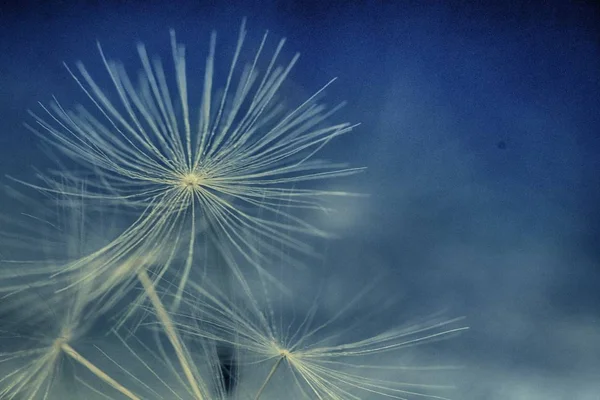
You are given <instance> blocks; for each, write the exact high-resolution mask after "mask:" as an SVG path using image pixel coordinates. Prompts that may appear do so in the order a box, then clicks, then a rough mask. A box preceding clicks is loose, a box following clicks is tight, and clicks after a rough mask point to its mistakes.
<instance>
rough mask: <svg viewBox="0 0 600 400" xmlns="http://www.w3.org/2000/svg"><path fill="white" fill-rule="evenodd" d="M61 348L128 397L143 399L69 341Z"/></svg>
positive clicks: (133, 399) (135, 399)
mask: <svg viewBox="0 0 600 400" xmlns="http://www.w3.org/2000/svg"><path fill="white" fill-rule="evenodd" d="M60 349H61V350H62V351H63V352H64V353H65V354H67V355H68V356H69V357H71V358H72V359H74V360H75V361H77V362H78V363H79V364H81V365H83V366H84V367H86V368H87V369H89V370H90V371H91V372H92V373H93V374H94V375H96V376H97V377H98V378H100V379H101V380H103V381H104V382H106V383H108V384H109V385H110V386H112V387H113V388H115V389H116V390H118V391H119V392H121V393H122V394H124V395H125V396H127V398H129V399H131V400H141V399H140V398H139V397H137V396H136V395H135V394H133V393H132V392H131V391H129V389H127V388H125V387H124V386H123V385H121V384H120V383H119V382H117V381H115V380H114V379H113V378H111V377H110V376H108V375H107V374H106V372H104V371H102V370H101V369H100V368H98V367H96V366H95V365H94V364H92V363H91V362H90V361H88V359H86V358H85V357H83V356H82V355H81V354H79V353H78V352H77V351H76V350H75V349H74V348H72V347H71V346H70V345H69V344H68V343H62V344H61V345H60Z"/></svg>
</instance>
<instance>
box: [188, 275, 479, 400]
mask: <svg viewBox="0 0 600 400" xmlns="http://www.w3.org/2000/svg"><path fill="white" fill-rule="evenodd" d="M265 284H266V283H265V282H263V285H265ZM190 289H191V292H186V296H185V298H186V299H187V300H186V302H187V305H188V309H189V311H186V312H184V311H180V312H179V314H178V320H179V322H178V323H177V326H178V329H179V330H180V331H181V333H182V334H183V335H189V336H191V337H199V338H202V339H203V340H214V341H217V342H222V343H224V345H227V346H230V347H232V348H235V349H237V352H238V353H237V357H236V359H237V362H238V367H239V368H242V366H246V367H250V369H251V371H256V367H257V366H259V365H270V367H269V369H268V372H266V373H265V375H264V377H262V384H261V385H260V387H259V388H258V389H255V390H254V393H255V394H254V395H253V398H255V399H256V400H258V399H262V398H268V397H265V396H266V393H267V391H268V388H269V387H270V386H271V385H272V384H273V380H274V379H275V376H276V375H277V374H281V375H286V376H287V377H288V379H287V382H289V383H288V385H287V386H286V390H287V391H288V392H289V393H297V394H299V395H300V396H301V397H303V398H314V399H340V400H341V399H363V398H365V397H366V396H369V397H373V398H379V397H381V398H393V399H418V398H427V399H447V397H444V396H443V394H442V393H443V391H444V390H448V389H449V388H450V387H448V386H443V385H431V384H427V383H421V382H411V381H402V380H400V379H394V380H391V379H389V380H388V379H384V378H382V377H381V375H382V374H386V375H389V374H390V373H395V375H397V376H398V377H399V376H401V375H402V374H408V373H418V374H420V375H424V374H426V373H432V372H435V371H439V370H444V369H450V368H452V367H450V366H446V367H445V366H411V365H382V363H381V358H380V357H381V356H382V355H386V354H388V355H393V354H398V352H399V351H400V350H406V349H407V348H410V347H414V346H417V345H422V344H426V343H431V342H434V341H437V340H441V339H444V338H447V337H450V336H451V335H454V334H457V333H460V332H462V331H464V330H465V329H467V328H465V327H462V326H460V325H458V322H459V321H460V319H454V320H434V321H428V322H423V323H416V324H412V325H409V326H404V327H399V328H392V329H389V330H386V331H383V332H381V333H379V334H376V335H374V336H370V337H366V338H363V339H359V340H351V341H349V342H347V343H344V342H341V343H340V340H341V338H342V337H343V336H344V334H345V333H348V332H349V331H351V330H352V329H354V328H356V327H351V326H346V327H343V328H341V330H340V329H336V328H335V327H334V325H335V322H336V321H338V320H339V319H340V317H341V316H342V315H343V314H344V313H345V312H346V311H347V310H348V309H349V308H350V307H352V305H353V304H354V303H355V302H356V301H358V300H359V299H360V297H361V296H360V295H357V297H356V298H355V299H354V301H351V302H349V304H348V306H347V307H346V308H344V309H343V310H340V311H339V312H338V313H337V314H336V315H335V316H334V317H333V318H331V319H329V320H328V321H325V322H323V323H321V324H315V323H314V321H315V315H316V311H317V303H316V302H315V303H314V304H313V306H312V307H311V309H310V310H309V312H308V313H307V314H306V315H305V316H304V317H303V318H300V319H297V317H296V316H295V314H294V316H292V317H289V318H288V317H286V316H285V315H280V316H276V314H275V313H274V311H273V306H272V305H269V304H267V305H266V306H264V307H261V306H259V301H258V300H257V299H256V297H255V296H254V295H253V291H252V290H251V289H250V286H249V284H248V283H247V282H241V284H240V290H239V292H240V293H243V295H242V297H241V302H242V304H243V306H240V305H238V303H237V302H236V300H234V299H230V298H229V297H228V296H225V295H224V294H222V293H221V292H220V291H219V290H218V289H217V288H216V287H214V286H210V285H209V286H206V285H197V284H195V283H191V284H190ZM264 310H266V311H264ZM243 373H244V372H240V374H243ZM373 374H375V376H373ZM377 375H379V376H377ZM253 376H254V379H259V378H256V375H253ZM244 390H245V393H247V392H248V391H249V388H248V387H245V388H244ZM290 396H291V394H290Z"/></svg>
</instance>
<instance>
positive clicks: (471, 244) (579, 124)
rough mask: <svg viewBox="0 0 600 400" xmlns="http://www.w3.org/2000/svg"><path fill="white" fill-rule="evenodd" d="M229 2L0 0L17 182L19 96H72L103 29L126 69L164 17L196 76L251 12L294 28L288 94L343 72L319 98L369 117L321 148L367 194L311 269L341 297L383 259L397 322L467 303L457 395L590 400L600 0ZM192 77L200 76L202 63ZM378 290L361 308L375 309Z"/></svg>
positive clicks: (155, 38)
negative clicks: (359, 170)
mask: <svg viewBox="0 0 600 400" xmlns="http://www.w3.org/2000/svg"><path fill="white" fill-rule="evenodd" d="M221 3H222V2H218V1H214V2H192V1H183V2H164V3H163V2H157V1H151V2H131V3H127V4H121V2H82V1H79V2H56V3H53V4H49V3H47V2H39V3H36V2H29V3H20V4H19V5H18V6H17V5H14V6H11V5H10V4H7V3H3V5H2V6H1V7H2V8H1V9H0V11H1V13H0V15H1V16H0V171H2V173H3V174H4V173H6V174H9V175H12V176H16V177H19V178H23V179H28V178H29V177H30V176H31V174H32V173H33V172H32V167H33V166H35V167H37V168H41V169H43V168H45V167H47V166H50V165H52V164H51V162H50V161H48V160H47V159H46V158H45V156H44V155H43V153H41V151H40V150H39V149H38V140H37V139H36V138H35V137H34V136H33V135H32V134H31V133H30V132H29V131H27V130H26V129H25V128H24V127H23V123H24V122H31V120H32V119H31V117H30V116H29V115H28V114H27V110H28V109H36V107H38V106H37V102H38V101H41V102H42V103H44V104H45V103H47V102H49V101H50V100H51V96H52V95H56V96H57V97H58V99H59V100H60V101H61V102H62V103H64V104H66V105H72V104H74V103H77V102H79V101H83V97H82V94H81V93H80V92H79V89H78V88H77V87H76V85H75V83H74V82H73V81H72V78H71V77H70V76H69V75H68V73H67V71H66V70H65V68H64V67H63V65H62V63H63V62H66V63H68V64H70V65H73V64H74V62H76V61H78V60H81V61H83V62H84V63H85V64H86V66H88V67H89V68H90V69H91V70H93V71H94V72H96V74H95V76H96V75H99V76H102V73H103V72H104V71H103V67H102V65H100V63H101V60H100V57H99V56H98V53H97V49H96V47H95V43H96V41H97V40H98V41H100V42H101V43H102V45H103V49H104V50H105V52H106V53H107V54H109V55H110V56H111V57H114V58H118V59H121V60H122V61H123V62H124V64H125V65H126V66H128V67H129V68H131V69H132V70H135V68H137V66H138V61H137V53H136V51H135V45H136V43H137V42H138V41H143V42H144V43H145V44H146V45H147V47H148V48H149V50H150V53H151V54H161V55H162V56H163V57H164V58H168V57H169V56H170V49H169V35H168V30H169V28H174V29H175V31H176V32H177V35H178V40H179V41H180V42H182V43H184V44H186V46H187V57H188V63H189V66H188V67H189V70H194V68H197V69H198V71H202V68H203V67H202V65H203V59H204V57H205V54H206V50H207V47H208V35H209V33H210V32H211V31H212V30H213V29H214V30H217V31H218V35H219V42H218V49H219V51H223V54H225V55H226V56H224V58H223V59H222V60H221V61H222V62H223V64H222V65H226V64H225V63H226V62H227V61H228V56H229V54H231V50H232V48H233V45H234V43H235V38H236V37H237V33H238V29H239V24H240V21H241V19H242V17H244V16H246V17H247V18H248V30H249V42H250V43H252V44H253V45H256V43H257V41H258V40H260V37H261V35H262V33H263V31H264V30H265V29H269V31H270V32H272V36H273V38H279V37H282V36H285V37H287V38H288V42H287V44H286V51H285V53H284V54H285V56H286V57H287V58H290V57H291V56H292V55H293V54H294V52H295V51H299V52H300V53H301V55H302V56H301V59H300V62H299V64H298V66H297V67H296V68H295V70H294V73H293V74H292V84H293V85H294V86H295V87H296V88H297V90H299V91H301V92H304V93H302V94H310V93H311V92H313V91H314V90H316V89H318V88H319V87H320V85H322V84H324V83H326V82H327V81H328V80H329V79H331V78H332V77H338V78H339V79H338V81H337V82H336V83H335V84H334V85H333V87H332V88H330V89H329V90H328V97H327V99H330V101H331V102H332V103H335V102H336V101H338V100H347V101H348V102H349V104H348V106H347V107H345V108H344V109H343V111H341V112H340V114H339V115H338V118H341V119H345V120H349V121H352V122H361V125H360V126H359V127H358V128H357V129H356V131H355V132H353V133H351V134H350V135H349V136H347V137H345V138H342V139H341V140H339V141H337V142H336V143H334V144H333V145H332V146H331V148H330V149H328V150H327V151H326V153H325V154H327V155H328V156H331V157H332V158H334V159H338V160H349V161H350V162H351V163H352V165H355V166H362V165H365V166H367V167H368V170H367V172H366V173H365V174H362V175H360V176H357V177H353V178H349V179H345V180H344V181H343V182H342V183H340V187H344V188H346V189H349V190H355V191H360V192H366V193H370V195H371V196H370V197H369V198H368V199H362V200H352V201H350V200H348V201H344V202H342V203H341V204H340V205H339V206H340V210H341V211H340V213H339V215H337V216H336V217H333V218H330V219H328V220H327V221H326V223H329V224H331V228H332V229H333V230H334V231H336V233H338V234H339V235H340V237H341V239H339V240H336V241H333V242H331V243H330V244H328V245H327V246H326V254H327V256H326V263H327V264H328V265H327V266H328V268H323V269H319V270H318V271H317V272H313V275H312V276H311V279H316V280H318V279H320V276H319V274H320V273H322V274H323V277H325V275H332V276H336V274H346V276H352V277H353V278H352V279H349V280H348V281H347V282H344V283H343V284H341V286H340V288H338V289H339V291H341V292H344V293H346V294H348V293H352V292H353V291H354V290H358V289H359V288H360V287H361V286H362V284H363V283H364V282H365V280H367V279H369V278H370V277H371V276H373V275H375V274H383V276H384V277H385V279H383V280H382V281H381V282H380V284H379V288H380V289H378V293H380V294H381V293H389V294H390V296H391V294H393V297H394V298H395V302H394V306H393V307H392V308H389V307H387V308H386V311H384V312H385V313H387V314H388V315H391V316H396V317H397V318H398V320H399V321H402V320H403V319H405V318H410V317H415V316H419V315H424V314H428V313H432V312H435V311H439V310H443V311H444V313H445V315H448V316H456V315H465V316H466V317H467V324H468V325H469V326H471V330H470V331H469V332H467V333H466V334H464V335H463V336H462V337H460V338H457V339H453V340H452V341H449V342H446V343H445V346H446V347H445V351H446V352H447V354H446V358H447V359H450V360H452V362H453V363H455V364H460V365H463V366H465V368H464V369H463V370H461V371H460V372H459V373H458V375H457V377H456V378H455V379H454V381H455V383H456V385H457V386H458V389H457V390H458V392H457V394H456V395H455V396H454V397H455V398H474V399H479V398H481V399H513V398H515V399H537V398H540V399H542V398H543V399H600V395H598V393H600V384H599V383H598V381H597V377H598V376H600V238H599V230H600V207H598V204H600V179H599V172H600V156H599V155H600V112H599V107H598V106H599V103H600V91H599V89H600V83H599V80H598V75H599V71H600V47H599V46H600V44H599V43H600V41H599V38H600V35H599V34H600V32H599V31H600V29H599V28H598V26H600V19H599V12H598V9H597V8H595V7H593V6H592V5H591V4H592V3H591V2H590V3H586V2H562V1H550V2H548V1H545V2H529V3H526V2H516V1H515V2H508V1H507V2H498V4H497V5H494V6H492V5H490V4H486V3H485V2H478V3H479V5H473V4H474V3H475V2H458V1H457V2H411V1H404V2H376V1H371V2H368V1H365V2H352V3H351V4H342V2H331V3H330V4H327V5H325V4H323V3H325V2H318V1H315V2H294V1H278V2H258V1H256V2H239V3H237V2H223V3H227V4H221ZM500 3H501V4H500ZM271 40H274V39H271ZM251 46H252V45H250V47H251ZM188 77H189V79H190V83H191V85H197V86H196V87H200V85H201V82H202V73H201V72H200V73H199V74H198V76H196V77H194V76H193V74H192V73H189V75H188ZM102 79H105V82H107V81H106V77H104V78H100V81H101V82H102ZM2 179H3V181H4V183H8V182H9V181H8V179H6V178H2ZM0 207H2V211H3V212H6V211H7V208H8V205H6V204H5V205H0ZM320 271H327V272H320ZM306 285H307V286H311V283H310V282H308V283H306ZM381 297H382V296H381V295H380V296H372V298H371V299H370V300H367V301H366V303H365V308H368V307H374V308H378V307H379V308H384V307H383V306H381V304H382V303H381V302H383V300H382V298H381ZM331 301H332V302H333V303H334V304H335V296H332V299H331ZM369 301H370V302H369Z"/></svg>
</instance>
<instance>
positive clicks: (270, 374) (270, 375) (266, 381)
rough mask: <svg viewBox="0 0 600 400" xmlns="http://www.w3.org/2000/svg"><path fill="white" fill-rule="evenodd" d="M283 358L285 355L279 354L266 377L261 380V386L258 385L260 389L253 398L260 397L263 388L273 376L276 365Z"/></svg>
mask: <svg viewBox="0 0 600 400" xmlns="http://www.w3.org/2000/svg"><path fill="white" fill-rule="evenodd" d="M284 358H285V356H281V357H279V358H278V359H277V361H276V362H275V364H274V365H273V368H271V371H270V372H269V375H267V379H265V381H264V382H263V384H262V386H261V387H260V389H258V393H256V397H254V400H258V398H259V397H260V395H261V394H262V392H263V391H264V390H265V388H266V387H267V384H268V383H269V381H270V380H271V378H272V377H273V375H274V374H275V370H277V367H279V364H281V361H282V360H283V359H284Z"/></svg>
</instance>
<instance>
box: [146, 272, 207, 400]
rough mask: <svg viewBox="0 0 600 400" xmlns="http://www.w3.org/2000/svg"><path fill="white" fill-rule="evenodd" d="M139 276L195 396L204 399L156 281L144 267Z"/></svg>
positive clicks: (198, 399)
mask: <svg viewBox="0 0 600 400" xmlns="http://www.w3.org/2000/svg"><path fill="white" fill-rule="evenodd" d="M137 276H138V279H139V280H140V282H141V283H142V286H143V287H144V290H145V291H146V294H147V295H148V298H149V299H150V302H151V303H152V306H153V307H154V310H155V311H156V316H157V317H158V320H159V321H160V323H161V324H162V326H163V329H164V331H165V333H166V334H167V337H168V338H169V342H171V345H172V346H173V348H174V349H175V354H176V355H177V359H178V360H179V364H180V365H181V368H182V369H183V373H184V375H185V377H186V379H187V381H188V383H189V385H190V389H191V390H192V392H193V393H194V396H195V397H196V399H197V400H203V399H204V397H203V396H202V393H201V392H200V388H199V387H198V383H197V382H196V379H195V378H194V374H193V373H192V368H191V366H190V364H189V363H188V360H187V358H186V356H185V353H184V351H183V345H182V344H181V341H180V340H179V335H178V334H177V331H176V330H175V326H174V325H173V321H172V320H171V317H169V314H168V313H167V310H166V309H165V306H164V305H163V303H162V301H161V300H160V298H159V297H158V294H157V293H156V290H155V289H154V283H152V280H151V279H150V277H149V276H148V273H147V272H146V270H145V269H143V268H142V269H140V270H139V271H138V273H137Z"/></svg>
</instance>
